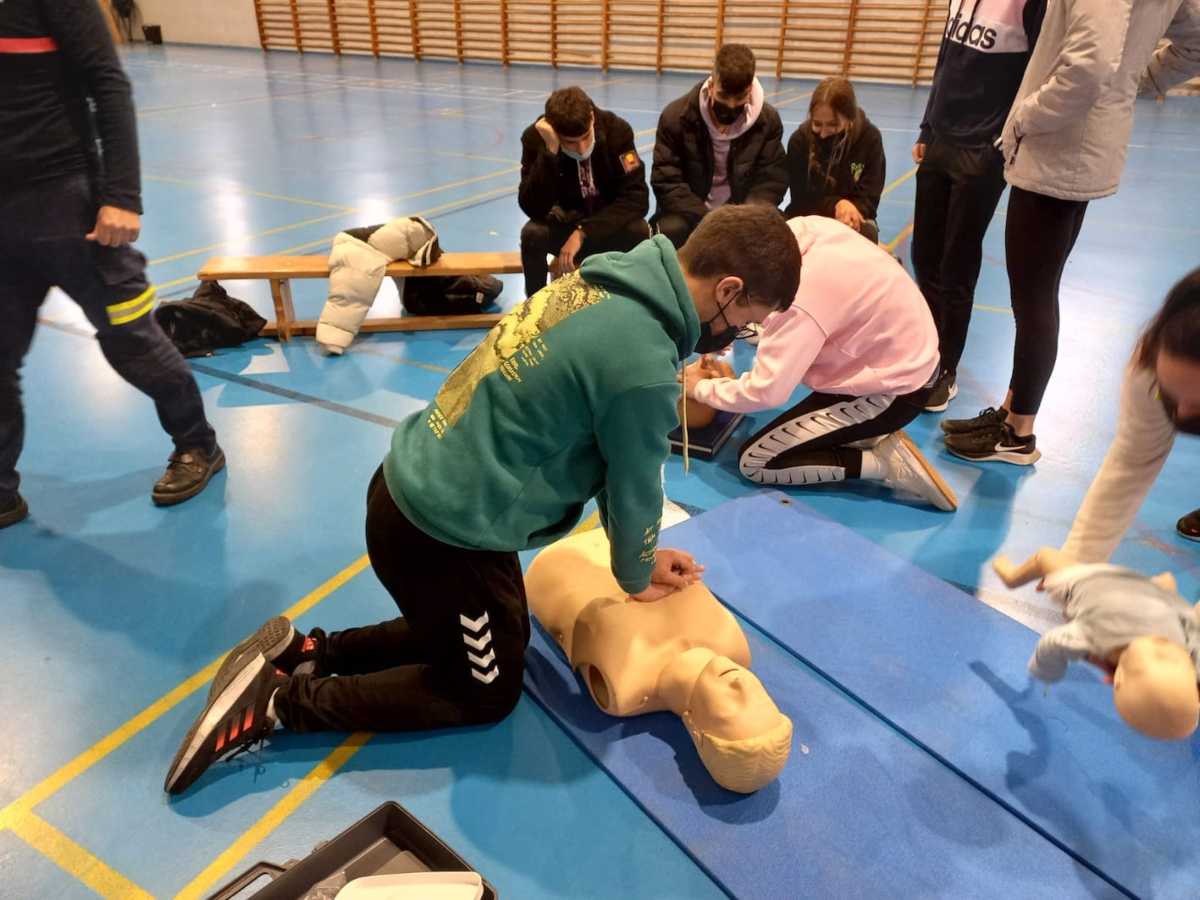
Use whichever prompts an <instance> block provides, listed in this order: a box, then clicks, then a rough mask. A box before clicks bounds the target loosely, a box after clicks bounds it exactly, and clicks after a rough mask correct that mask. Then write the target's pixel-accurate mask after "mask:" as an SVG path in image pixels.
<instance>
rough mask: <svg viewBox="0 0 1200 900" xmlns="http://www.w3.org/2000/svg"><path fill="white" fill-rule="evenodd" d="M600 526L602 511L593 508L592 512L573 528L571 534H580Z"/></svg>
mask: <svg viewBox="0 0 1200 900" xmlns="http://www.w3.org/2000/svg"><path fill="white" fill-rule="evenodd" d="M599 527H600V512H599V511H598V510H595V509H593V510H592V514H591V515H590V516H588V517H587V518H586V519H584V520H583V521H582V522H580V523H579V524H578V525H576V526H575V527H574V528H572V529H571V534H579V533H581V532H584V531H591V530H592V529H593V528H599Z"/></svg>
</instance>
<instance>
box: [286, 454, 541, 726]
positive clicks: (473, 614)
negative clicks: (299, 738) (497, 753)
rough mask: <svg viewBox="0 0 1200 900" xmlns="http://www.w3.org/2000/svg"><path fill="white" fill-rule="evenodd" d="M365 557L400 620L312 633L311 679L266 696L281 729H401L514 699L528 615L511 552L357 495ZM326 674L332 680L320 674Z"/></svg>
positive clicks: (468, 721)
mask: <svg viewBox="0 0 1200 900" xmlns="http://www.w3.org/2000/svg"><path fill="white" fill-rule="evenodd" d="M367 553H368V554H369V555H370V557H371V567H372V568H373V569H374V570H375V574H376V575H377V576H378V577H379V580H380V581H381V582H383V586H384V587H385V588H387V590H388V593H389V594H391V595H392V599H393V600H395V601H396V605H397V606H399V607H400V612H401V613H402V617H401V618H398V619H392V620H390V621H387V622H381V623H379V624H378V625H368V626H366V627H363V628H349V629H346V630H345V631H337V632H334V633H332V634H330V635H328V636H326V635H325V634H323V633H322V632H320V631H319V630H314V632H313V636H314V637H316V638H317V648H318V657H317V673H316V675H296V676H293V677H292V678H290V679H288V684H287V685H286V686H285V687H284V688H283V689H282V690H280V692H279V693H278V694H277V695H276V698H275V709H276V712H277V713H278V714H279V717H280V720H281V721H282V722H283V724H284V725H286V726H287V727H288V728H290V729H292V730H293V731H320V730H336V731H412V730H422V729H427V728H447V727H453V726H457V725H472V724H482V723H486V722H495V721H499V720H500V719H503V718H504V717H505V716H507V715H508V713H509V712H511V711H512V709H513V707H515V706H516V704H517V701H518V700H519V699H520V697H521V684H522V676H523V672H524V663H525V646H526V644H528V643H529V613H528V608H527V606H526V602H525V582H524V580H523V579H522V576H521V563H520V561H519V560H518V559H517V554H516V553H508V552H501V551H491V550H467V549H464V548H462V547H452V546H450V545H449V544H443V543H442V542H441V541H437V540H434V539H433V538H432V537H430V536H429V535H427V534H425V533H424V532H423V531H421V530H420V529H419V528H417V527H416V526H415V525H413V524H412V522H410V521H409V520H408V519H407V518H406V517H405V516H404V514H403V513H401V512H400V510H399V509H398V508H397V507H396V503H395V501H394V500H392V496H391V494H390V493H388V488H387V484H386V482H385V481H384V479H383V472H382V470H377V471H376V472H375V477H374V478H372V479H371V486H370V488H369V489H368V493H367ZM330 675H336V676H338V677H333V678H331V677H326V676H330Z"/></svg>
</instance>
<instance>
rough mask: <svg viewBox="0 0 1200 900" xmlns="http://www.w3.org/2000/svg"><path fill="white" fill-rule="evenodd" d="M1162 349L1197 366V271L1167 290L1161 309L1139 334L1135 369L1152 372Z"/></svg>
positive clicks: (1199, 340) (1199, 329) (1199, 326)
mask: <svg viewBox="0 0 1200 900" xmlns="http://www.w3.org/2000/svg"><path fill="white" fill-rule="evenodd" d="M1163 350H1166V351H1167V352H1168V353H1170V354H1171V355H1172V356H1178V357H1180V358H1182V359H1186V360H1188V361H1189V362H1194V363H1200V269H1193V270H1192V271H1191V272H1189V273H1188V274H1187V275H1185V276H1184V277H1183V278H1182V279H1181V280H1180V281H1179V283H1178V284H1176V285H1175V287H1173V288H1171V292H1170V293H1169V294H1167V299H1166V300H1164V301H1163V305H1162V309H1160V310H1159V311H1158V314H1157V315H1156V316H1155V317H1154V318H1153V319H1151V320H1150V324H1149V325H1147V326H1146V330H1145V331H1143V332H1142V336H1141V338H1140V339H1139V340H1138V347H1137V365H1138V367H1139V368H1141V369H1146V370H1148V371H1150V372H1153V371H1154V367H1155V365H1156V364H1157V362H1158V354H1159V353H1160V352H1161V351H1163Z"/></svg>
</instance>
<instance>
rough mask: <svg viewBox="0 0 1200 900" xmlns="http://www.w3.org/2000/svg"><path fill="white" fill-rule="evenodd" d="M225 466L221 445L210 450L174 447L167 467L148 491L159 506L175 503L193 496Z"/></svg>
mask: <svg viewBox="0 0 1200 900" xmlns="http://www.w3.org/2000/svg"><path fill="white" fill-rule="evenodd" d="M223 468H225V454H224V452H223V451H222V450H221V448H220V447H214V448H213V451H212V453H207V452H205V451H204V450H199V449H196V450H176V451H175V452H174V453H172V454H171V458H170V459H169V460H168V461H167V470H166V471H165V472H163V476H162V478H160V479H158V481H157V482H155V484H154V490H153V492H152V493H151V494H150V496H151V498H152V499H153V500H154V502H155V504H156V505H158V506H174V505H175V504H176V503H182V502H183V501H184V500H189V499H191V498H192V497H195V496H196V495H197V494H198V493H200V492H201V491H202V490H204V488H205V486H206V485H207V484H208V482H209V481H210V480H211V479H212V477H213V476H214V475H215V474H217V473H218V472H220V471H221V470H222V469H223Z"/></svg>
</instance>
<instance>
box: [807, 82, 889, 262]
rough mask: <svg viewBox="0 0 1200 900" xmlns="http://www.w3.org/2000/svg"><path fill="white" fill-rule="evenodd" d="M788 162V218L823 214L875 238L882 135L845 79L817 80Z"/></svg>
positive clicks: (883, 174) (883, 168) (882, 168)
mask: <svg viewBox="0 0 1200 900" xmlns="http://www.w3.org/2000/svg"><path fill="white" fill-rule="evenodd" d="M787 162H788V182H789V187H790V188H791V192H792V193H791V199H790V200H789V202H788V205H787V209H786V210H785V211H784V214H785V215H786V216H787V217H788V218H789V219H790V218H792V217H794V216H826V217H828V218H831V219H837V220H838V221H839V222H841V223H842V224H843V225H846V226H848V227H850V228H853V229H855V230H856V231H858V233H859V234H861V235H862V236H863V237H865V238H867V239H868V240H870V241H872V242H875V243H877V242H878V241H879V225H878V223H877V221H876V219H877V217H878V215H879V198H880V195H881V194H882V193H883V182H884V179H885V177H886V172H887V160H886V158H885V157H884V153H883V138H882V137H881V136H880V134H879V129H878V128H876V127H875V126H874V125H872V124H871V120H870V119H868V118H867V117H866V115H865V114H864V113H863V111H862V110H861V109H860V108H859V106H858V100H857V98H856V97H855V96H854V88H853V87H852V86H851V84H850V82H849V81H847V80H846V79H845V78H826V79H825V80H824V81H822V82H821V83H820V84H818V85H817V89H816V90H815V91H813V95H812V100H810V101H809V104H808V119H807V120H806V121H805V122H804V123H803V124H802V125H801V126H800V127H799V128H797V129H796V130H795V132H793V134H792V136H791V139H790V140H788V149H787Z"/></svg>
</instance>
